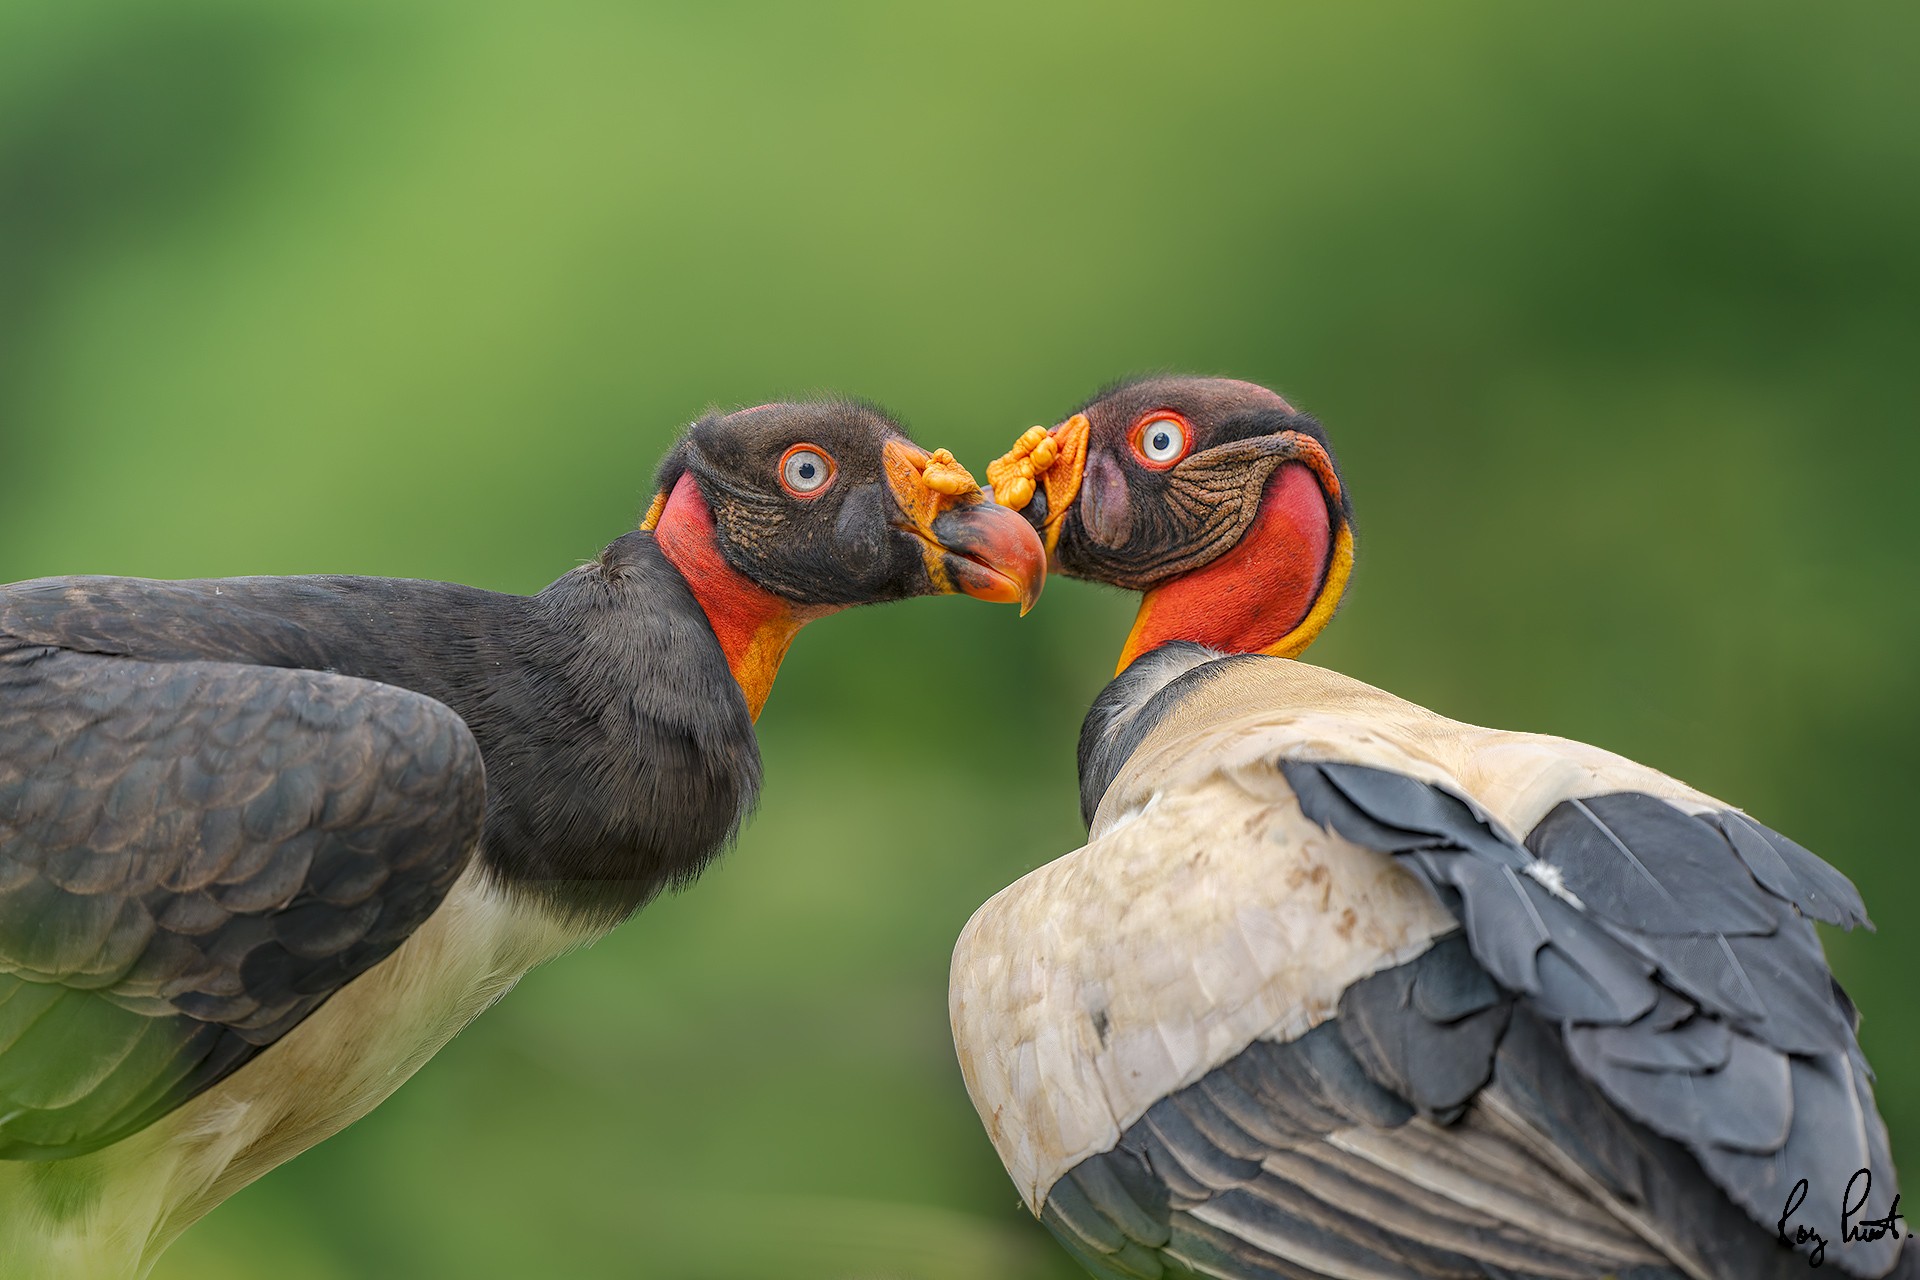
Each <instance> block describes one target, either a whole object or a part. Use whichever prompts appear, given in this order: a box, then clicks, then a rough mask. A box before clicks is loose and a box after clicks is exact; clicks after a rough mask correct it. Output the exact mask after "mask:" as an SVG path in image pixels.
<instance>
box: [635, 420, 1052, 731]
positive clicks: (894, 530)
mask: <svg viewBox="0 0 1920 1280" xmlns="http://www.w3.org/2000/svg"><path fill="white" fill-rule="evenodd" d="M641 527H642V528H643V529H645V530H648V531H651V532H652V534H653V536H654V539H655V540H656V542H657V543H658V544H659V547H660V550H661V552H662V553H663V554H664V555H665V556H666V558H667V559H668V560H670V561H671V562H672V563H673V565H674V566H675V567H676V568H677V569H679V570H680V572H681V574H682V576H684V577H685V578H686V579H687V582H688V583H689V585H691V586H692V588H693V591H694V595H695V597H696V598H697V599H698V600H699V602H700V606H701V608H702V609H703V610H704V611H705V613H706V616H707V619H708V621H709V622H710V623H711V625H712V627H713V629H714V632H715V634H716V635H717V636H718V637H719V640H720V643H721V647H722V648H723V649H724V651H725V652H726V655H727V662H728V665H729V667H730V668H731V669H732V671H733V674H734V678H735V679H736V680H737V681H738V682H739V684H740V687H741V689H742V690H743V691H744V692H745V694H746V697H747V706H748V710H749V711H750V713H751V714H752V715H754V716H756V717H757V716H758V715H759V714H760V709H761V707H762V706H763V705H764V704H765V702H766V698H767V690H768V688H769V687H770V686H771V684H772V682H773V676H774V672H775V671H776V670H777V669H778V668H779V665H780V660H781V658H782V657H783V656H784V655H785V653H786V650H787V645H788V643H789V641H791V640H792V638H793V635H794V633H795V632H796V631H798V630H799V628H800V626H801V624H803V623H805V622H808V621H810V620H812V619H814V618H818V617H820V616H822V615H823V614H827V613H832V612H834V611H835V610H837V609H843V608H846V607H847V606H849V605H856V604H877V603H879V602H882V601H887V600H904V599H906V598H908V597H910V596H926V595H948V594H955V593H964V594H966V595H970V596H975V597H978V598H979V599H982V600H994V601H1000V602H1004V603H1009V604H1012V603H1017V604H1018V605H1019V606H1020V611H1021V612H1022V613H1025V612H1026V611H1027V609H1029V608H1030V607H1031V606H1032V605H1033V602H1034V601H1035V600H1036V599H1038V598H1039V595H1040V588H1041V586H1042V584H1043V583H1044V582H1045V580H1046V552H1045V551H1044V550H1043V549H1042V548H1041V546H1040V540H1039V538H1038V537H1037V536H1036V535H1035V534H1034V531H1033V529H1032V528H1031V527H1030V526H1029V525H1028V523H1027V521H1026V520H1024V519H1022V518H1021V517H1020V516H1019V515H1018V514H1017V513H1015V512H1013V511H1009V510H1008V509H1007V508H1005V507H1002V506H998V505H996V504H995V503H994V502H993V501H992V500H991V499H990V498H988V497H987V495H986V494H984V493H982V492H981V490H980V486H979V485H978V484H976V483H975V482H974V479H973V477H972V476H971V475H969V474H967V470H966V468H965V467H962V466H961V465H960V464H959V463H958V462H956V461H954V458H953V455H952V454H950V453H948V452H947V451H946V450H945V449H939V450H935V451H934V452H932V453H929V452H928V451H927V450H925V449H922V448H921V447H920V446H919V445H917V444H915V443H914V442H913V441H911V440H909V439H908V438H907V436H906V434H905V433H904V432H903V431H901V429H900V427H899V425H898V424H897V423H895V422H894V421H893V420H892V419H890V418H888V417H887V415H886V414H884V413H882V412H881V411H880V410H878V409H876V408H874V407H872V406H871V405H865V404H859V403H854V402H848V401H826V402H815V403H805V404H763V405H760V406H758V407H756V408H752V409H743V410H741V411H739V412H737V413H728V414H717V413H716V414H709V415H708V416H707V417H704V418H702V419H700V421H698V422H696V423H694V424H693V425H692V426H691V427H689V428H687V431H686V433H685V434H684V435H683V436H682V437H681V438H680V441H679V443H677V444H676V445H675V446H674V448H673V450H672V452H670V453H669V454H668V455H667V457H666V460H665V461H663V462H662V463H661V464H660V472H659V486H658V489H657V491H656V494H655V497H654V499H653V505H652V507H651V508H650V509H649V510H648V511H647V517H646V520H645V522H644V523H643V524H642V526H641Z"/></svg>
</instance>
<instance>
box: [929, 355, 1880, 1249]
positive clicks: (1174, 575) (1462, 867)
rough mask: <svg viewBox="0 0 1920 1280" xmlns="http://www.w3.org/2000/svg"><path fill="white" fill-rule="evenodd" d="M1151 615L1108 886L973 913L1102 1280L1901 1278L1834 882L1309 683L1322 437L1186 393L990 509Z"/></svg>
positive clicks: (1109, 726)
mask: <svg viewBox="0 0 1920 1280" xmlns="http://www.w3.org/2000/svg"><path fill="white" fill-rule="evenodd" d="M989 477H990V480H991V481H992V485H993V488H994V490H995V492H996V493H997V494H998V496H999V497H1000V499H1001V500H1002V501H1004V502H1007V503H1009V504H1012V505H1016V506H1022V507H1024V509H1025V511H1026V512H1027V513H1028V515H1029V516H1030V518H1031V519H1033V521H1034V522H1035V524H1036V526H1037V527H1038V528H1039V530H1040V531H1041V532H1042V535H1043V540H1044V541H1045V542H1046V544H1047V547H1048V549H1049V551H1050V553H1051V555H1052V557H1053V559H1052V563H1053V566H1054V568H1055V569H1056V570H1058V571H1061V572H1065V573H1067V574H1070V575H1074V576H1078V577H1083V578H1090V579H1094V580H1097V581H1101V582H1107V583H1112V584H1116V585H1119V586H1122V587H1127V588H1130V589H1133V590H1137V591H1140V592H1142V593H1143V596H1144V598H1143V599H1142V601H1141V605H1140V611H1139V617H1138V621H1137V622H1136V623H1135V625H1134V627H1133V631H1132V634H1131V635H1129V636H1128V637H1127V640H1126V645H1125V649H1124V651H1123V654H1122V657H1121V662H1120V666H1121V671H1120V674H1119V675H1118V676H1117V677H1116V678H1115V679H1114V681H1113V682H1112V683H1111V684H1109V685H1108V686H1107V688H1106V690H1105V691H1104V692H1102V693H1101V695H1100V696H1099V698H1098V699H1097V700H1096V701H1095V703H1094V705H1093V709H1092V711H1091V712H1090V714H1089V715H1088V716H1087V719H1086V724H1085V727H1084V729H1083V730H1082V732H1081V738H1080V778H1081V809H1082V813H1083V815H1084V817H1085V819H1086V821H1087V823H1088V825H1089V833H1088V838H1087V843H1086V845H1085V846H1084V847H1083V848H1080V849H1076V850H1074V851H1073V852H1071V853H1068V854H1066V855H1065V856H1063V857H1060V858H1058V859H1057V860H1055V861H1053V862H1051V863H1049V864H1047V865H1045V866H1043V867H1041V868H1040V869H1039V870H1037V871H1034V872H1033V873H1031V874H1029V875H1028V876H1026V877H1025V878H1023V879H1021V880H1020V881H1018V882H1017V883H1015V884H1014V885H1012V886H1011V887H1009V888H1008V889H1006V890H1005V891H1003V892H1002V893H1000V894H998V895H997V896H996V897H994V898H993V899H992V900H991V901H989V902H988V903H987V904H986V905H985V906H983V907H981V908H980V910H979V912H978V913H977V914H975V916H974V917H973V919H972V921H971V922H970V923H969V924H968V925H967V927H966V931H965V932H964V934H963V935H962V936H961V938H960V941H959V945H958V947H957V949H956V950H955V952H954V961H953V975H952V1003H951V1014H952V1021H953V1033H954V1039H955V1042H956V1046H957V1048H958V1052H959V1059H960V1065H961V1068H962V1071H963V1073H964V1075H965V1078H966V1083H967V1088H968V1090H969V1091H970V1093H971V1095H972V1098H973V1103H974V1106H975V1107H976V1108H977V1109H978V1110H979V1113H980V1116H981V1119H982V1120H983V1121H984V1123H985V1125H986V1128H987V1132H988V1134H989V1136H990V1137H991V1139H992V1141H993V1144H994V1147H995V1148H996V1149H997V1150H998V1152H999V1155H1000V1158H1001V1160H1002V1161H1003V1162H1004V1163H1005V1165H1006V1167H1007V1171H1008V1172H1009V1173H1010V1174H1011V1175H1012V1176H1013V1180H1014V1182H1015V1184H1016V1185H1017V1187H1018V1188H1019V1192H1020V1195H1021V1196H1022V1197H1023V1198H1024V1199H1025V1202H1026V1204H1027V1206H1028V1207H1029V1208H1030V1209H1031V1210H1032V1211H1033V1212H1034V1213H1035V1214H1036V1215H1039V1216H1040V1217H1041V1218H1042V1219H1043V1220H1044V1221H1045V1222H1046V1224H1047V1225H1048V1226H1049V1227H1050V1228H1051V1229H1052V1231H1053V1233H1054V1234H1055V1235H1056V1236H1057V1237H1058V1238H1059V1239H1060V1241H1061V1242H1062V1243H1063V1244H1064V1245H1065V1246H1066V1247H1067V1248H1068V1249H1069V1250H1071V1251H1072V1252H1073V1254H1074V1255H1075V1256H1076V1257H1077V1258H1078V1259H1079V1260H1080V1261H1081V1262H1082V1263H1083V1264H1084V1265H1085V1266H1086V1268H1087V1269H1088V1270H1090V1271H1091V1272H1093V1273H1094V1274H1095V1275H1098V1276H1102V1277H1109V1278H1112V1277H1130V1278H1134V1280H1150V1278H1158V1277H1168V1278H1172V1277H1198V1276H1206V1277H1216V1278H1218V1280H1246V1278H1248V1277H1256V1276H1257V1277H1273V1278H1284V1280H1300V1278H1302V1277H1328V1278H1338V1280H1413V1278H1416V1277H1418V1278H1438V1277H1498V1278H1500V1280H1520V1278H1522V1277H1526V1278H1529V1280H1534V1278H1540V1280H1544V1278H1547V1277H1552V1278H1554V1280H1591V1278H1595V1277H1602V1276H1608V1277H1621V1278H1622V1280H1654V1278H1655V1277H1660V1278H1663V1280H1677V1278H1678V1277H1691V1278H1692V1280H1708V1278H1712V1280H1768V1278H1774V1280H1778V1278H1784V1277H1801V1276H1804V1275H1806V1274H1807V1273H1808V1268H1809V1263H1810V1262H1819V1263H1822V1264H1824V1265H1825V1266H1826V1267H1827V1268H1828V1273H1829V1274H1832V1273H1833V1272H1834V1271H1838V1272H1840V1273H1842V1274H1845V1275H1850V1276H1860V1277H1877V1276H1884V1275H1888V1274H1890V1273H1894V1272H1895V1271H1896V1268H1897V1272H1898V1274H1901V1275H1910V1274H1913V1273H1914V1271H1915V1269H1916V1264H1915V1256H1914V1253H1913V1251H1912V1250H1908V1251H1907V1252H1906V1253H1905V1254H1903V1253H1902V1249H1903V1237H1904V1236H1905V1224H1904V1220H1902V1219H1900V1218H1899V1216H1898V1215H1899V1203H1898V1199H1897V1194H1898V1193H1897V1188H1896V1186H1895V1181H1894V1168H1893V1163H1892V1160H1891V1158H1890V1156H1889V1153H1888V1144H1887V1134H1886V1129H1885V1127H1884V1125H1883V1124H1882V1123H1881V1120H1880V1117H1879V1115H1878V1114H1877V1113H1876V1111H1875V1109H1874V1100H1873V1093H1872V1090H1871V1088H1870V1086H1869V1083H1868V1081H1869V1072H1868V1069H1867V1063H1866V1060H1865V1059H1864V1057H1863V1056H1862V1055H1861V1051H1860V1046H1859V1043H1858V1041H1857V1040H1856V1038H1855V1029H1856V1025H1857V1017H1856V1014H1855V1011H1854V1008H1853V1005H1852V1004H1851V1003H1850V1002H1849V1001H1848V999H1847V996H1846V995H1845V993H1844V992H1842V991H1841V989H1840V986H1839V984H1838V983H1837V982H1835V980H1834V978H1833V975H1832V973H1831V972H1830V971H1829V970H1828V967H1827V964H1826V960H1825V957H1824V955H1823V954H1822V951H1821V947H1820V943H1819V940H1818V939H1817V937H1816V936H1815V932H1814V927H1813V922H1814V921H1815V920H1821V921H1826V922H1828V923H1830V924H1835V925H1840V926H1843V927H1851V926H1853V925H1858V924H1864V923H1866V913H1865V911H1864V910H1863V908H1862V906H1861V902H1860V898H1859V895H1858V894H1857V893H1856V892H1855V890H1854V887H1853V885H1852V884H1850V883H1849V882H1848V881H1847V879H1846V878H1845V877H1844V876H1842V875H1841V874H1840V873H1839V872H1837V871H1835V870H1834V869H1833V868H1832V867H1830V866H1828V865H1827V864H1826V863H1824V862H1822V861H1821V860H1820V859H1818V858H1816V857H1815V856H1814V855H1813V854H1811V853H1809V852H1808V851H1807V850H1805V849H1803V848H1801V847H1800V846H1799V845H1798V844H1795V843H1794V842H1793V841H1792V840H1789V839H1787V838H1786V837H1785V836H1782V835H1780V834H1778V833H1777V832H1774V831H1771V830H1769V829H1768V828H1767V827H1766V826H1764V825H1762V824H1761V823H1760V822H1758V821H1756V820H1755V819H1753V818H1750V817H1748V816H1747V815H1746V814H1745V813H1743V812H1742V811H1740V810H1738V809H1736V808H1734V807H1733V806H1731V805H1729V804H1726V803H1723V802H1722V801H1719V800H1716V799H1714V798H1713V797H1711V796H1708V795H1703V794H1701V793H1700V792H1698V791H1696V790H1694V789H1693V788H1691V787H1689V786H1687V785H1686V784H1684V783H1681V782H1678V781H1675V780H1674V779H1672V778H1669V777H1667V776H1665V775H1664V774H1661V773H1658V772H1656V771H1654V770H1652V769H1649V768H1646V767H1644V766H1642V765H1638V764H1635V763H1634V762H1632V761H1631V760H1625V759H1622V758H1621V757H1619V756H1616V755H1612V754H1610V753H1608V752H1606V751H1602V750H1599V749H1598V748H1595V747H1590V746H1585V745H1582V744H1580V743H1577V742H1569V741H1567V740H1565V739H1562V738H1552V737H1544V736H1540V735H1537V734H1530V733H1513V732H1504V731H1499V730H1493V729H1482V728H1476V727H1474V726H1472V725H1467V724H1461V723H1458V722H1456V721H1453V720H1449V719H1446V718H1445V717H1443V716H1439V715H1436V714H1434V713H1433V712H1431V711H1427V710H1425V709H1423V708H1421V707H1417V706H1413V705H1411V704H1409V703H1406V702H1403V701H1401V700H1400V699H1398V698H1395V697H1393V696H1392V695H1390V694H1387V693H1383V692H1381V691H1380V690H1378V689H1373V688H1370V687H1368V686H1366V685H1364V684H1361V683H1359V682H1357V681H1354V680H1350V679H1347V678H1345V677H1343V676H1340V675H1337V674H1335V673H1334V672H1331V671H1325V670H1320V669H1317V668H1315V667H1312V666H1308V665H1306V664H1305V663H1303V662H1299V661H1295V660H1293V659H1292V655H1294V654H1297V653H1299V652H1300V651H1301V650H1302V649H1304V648H1305V647H1306V645H1307V644H1308V643H1309V642H1310V641H1311V640H1312V639H1313V637H1314V635H1315V634H1316V633H1317V632H1318V631H1319V630H1320V628H1321V627H1322V626H1323V625H1324V624H1325V623H1326V621H1327V619H1328V618H1329V617H1330V616H1331V614H1332V611H1333V608H1334V606H1335V604H1336V603H1337V602H1338V600H1339V597H1340V595H1341V592H1342V590H1343V588H1344V586H1345V583H1346V580H1347V574H1348V570H1349V568H1350V566H1351V563H1352V538H1351V535H1350V532H1349V514H1350V509H1349V505H1348V499H1347V493H1346V490H1345V488H1344V486H1343V485H1342V483H1341V479H1340V473H1339V471H1338V470H1337V469H1336V467H1335V465H1334V462H1333V458H1332V456H1331V454H1330V453H1329V451H1328V448H1327V440H1326V436H1325V435H1324V433H1323V432H1322V430H1321V428H1320V427H1319V425H1318V424H1316V423H1315V422H1314V421H1313V420H1312V419H1311V418H1309V417H1307V416H1305V415H1303V414H1300V413H1297V412H1295V411H1294V410H1293V409H1292V408H1291V407H1289V406H1288V405H1287V404H1286V402H1285V401H1283V400H1282V399H1281V398H1280V397H1279V396H1277V395H1275V394H1274V393H1273V392H1271V391H1268V390H1266V389H1264V388H1262V387H1258V386H1254V385H1251V384H1248V383H1244V382H1237V381H1229V380H1224V379H1194V378H1156V379H1151V380H1146V381H1140V382H1134V383H1129V384H1126V385H1123V386H1120V387H1118V388H1117V389H1114V390H1112V391H1109V392H1107V393H1104V394H1102V395H1100V396H1099V397H1097V398H1096V399H1095V400H1093V401H1092V402H1091V403H1089V404H1088V405H1087V406H1086V407H1085V408H1084V409H1082V410H1081V411H1080V412H1079V413H1076V414H1074V415H1073V416H1072V417H1070V418H1068V419H1067V420H1066V421H1065V422H1064V423H1062V424H1060V425H1059V426H1057V427H1055V428H1053V429H1052V430H1051V431H1045V430H1042V429H1040V428H1035V429H1034V430H1032V431H1030V432H1028V433H1027V434H1026V435H1025V436H1023V437H1022V438H1021V439H1020V441H1019V442H1018V443H1017V444H1016V446H1015V448H1014V450H1013V451H1012V452H1011V453H1009V454H1008V455H1006V456H1005V457H1003V458H1001V459H1000V460H998V461H997V462H996V463H995V465H994V466H993V467H991V468H990V469H989Z"/></svg>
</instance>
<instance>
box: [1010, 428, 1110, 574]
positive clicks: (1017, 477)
mask: <svg viewBox="0 0 1920 1280" xmlns="http://www.w3.org/2000/svg"><path fill="white" fill-rule="evenodd" d="M1092 431H1093V425H1092V424H1091V423H1090V422H1088V421H1087V415H1086V414H1084V413H1076V414H1074V415H1073V416H1072V417H1071V418H1068V419H1067V420H1066V421H1065V422H1063V423H1061V424H1060V425H1059V426H1057V427H1055V428H1053V429H1052V430H1051V431H1049V430H1047V428H1045V427H1028V428H1027V430H1026V432H1025V434H1023V435H1022V436H1021V437H1020V438H1019V439H1018V440H1016V441H1014V442H1013V448H1011V449H1009V450H1007V452H1005V453H1003V454H1001V455H1000V456H999V457H998V458H995V459H994V460H993V461H992V462H990V463H988V464H987V483H988V485H989V486H990V491H991V493H992V494H993V498H994V501H996V502H1002V503H1005V504H1006V505H1007V506H1009V507H1012V508H1013V509H1014V510H1015V511H1022V510H1026V508H1027V505H1028V504H1029V503H1031V502H1032V501H1033V499H1034V495H1035V493H1036V492H1037V493H1038V494H1039V495H1040V496H1041V498H1042V499H1043V500H1044V501H1043V502H1042V503H1041V505H1040V506H1039V507H1038V508H1036V509H1035V510H1033V511H1030V512H1028V516H1029V518H1030V519H1032V520H1033V521H1034V522H1035V523H1036V524H1037V525H1038V526H1039V528H1040V536H1041V538H1042V539H1043V540H1044V542H1045V543H1046V548H1047V554H1048V555H1052V554H1053V550H1054V548H1055V547H1056V546H1057V545H1059V542H1060V522H1061V521H1062V520H1064V519H1066V516H1067V512H1069V511H1071V510H1073V504H1074V502H1075V501H1076V500H1077V499H1078V498H1079V497H1080V481H1081V479H1082V478H1083V477H1084V476H1085V475H1086V470H1087V439H1088V437H1089V436H1090V435H1091V434H1092Z"/></svg>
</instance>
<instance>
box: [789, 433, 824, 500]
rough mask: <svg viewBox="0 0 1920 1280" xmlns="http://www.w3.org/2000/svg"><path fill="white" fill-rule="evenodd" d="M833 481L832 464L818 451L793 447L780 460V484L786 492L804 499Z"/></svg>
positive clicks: (801, 446)
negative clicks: (785, 488)
mask: <svg viewBox="0 0 1920 1280" xmlns="http://www.w3.org/2000/svg"><path fill="white" fill-rule="evenodd" d="M831 479H833V463H831V462H829V461H828V460H827V455H826V454H824V453H821V452H820V451H819V450H818V449H813V448H809V447H808V446H806V445H795V446H794V447H793V448H791V449H789V450H787V456H786V457H784V458H782V459H781V460H780V483H781V484H783V485H785V486H786V487H787V492H788V493H792V494H797V495H799V496H801V497H806V496H808V495H810V494H815V493H818V492H820V490H821V489H823V488H825V487H826V483H827V481H829V480H831Z"/></svg>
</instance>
